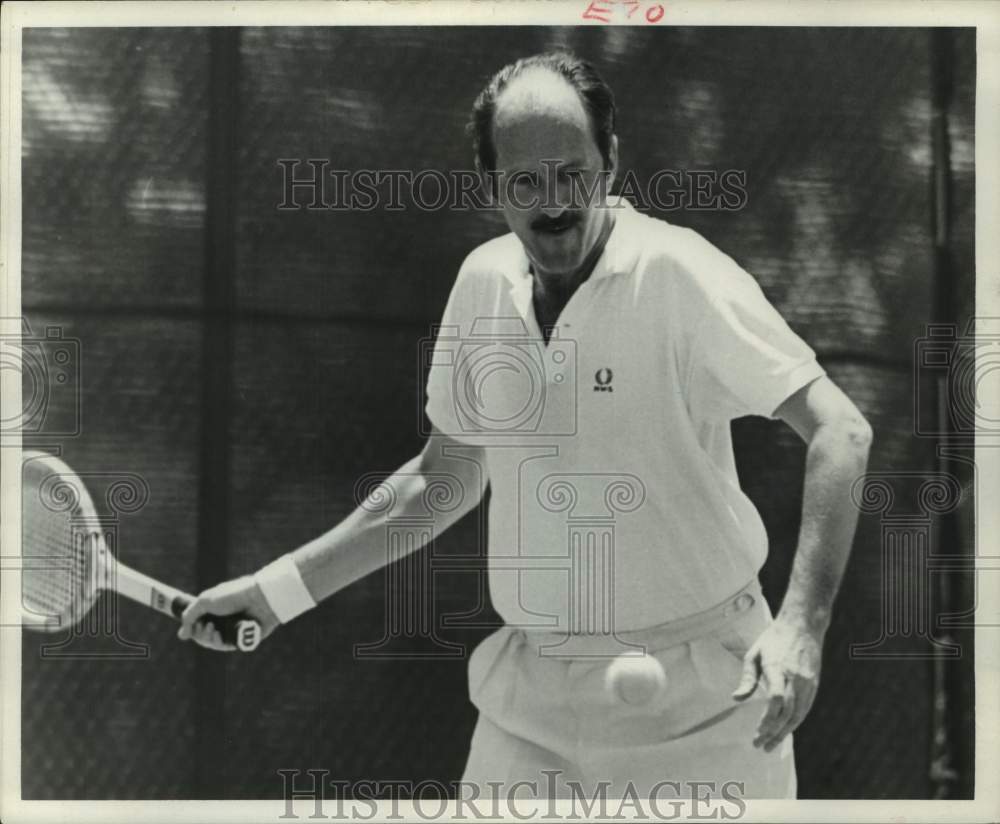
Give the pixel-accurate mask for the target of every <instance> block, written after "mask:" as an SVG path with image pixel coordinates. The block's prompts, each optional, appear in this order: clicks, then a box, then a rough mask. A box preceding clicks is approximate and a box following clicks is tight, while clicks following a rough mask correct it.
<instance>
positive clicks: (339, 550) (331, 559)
mask: <svg viewBox="0 0 1000 824" xmlns="http://www.w3.org/2000/svg"><path fill="white" fill-rule="evenodd" d="M383 483H384V486H386V487H388V488H389V490H390V491H391V492H390V494H391V495H392V496H394V498H395V500H394V502H393V504H392V506H391V507H383V506H368V507H366V506H364V505H362V506H359V507H358V508H357V509H355V510H354V511H353V512H352V513H351V514H350V515H348V516H347V517H346V518H345V519H344V520H343V521H341V522H340V523H339V524H338V525H337V526H336V527H334V528H333V529H331V530H330V531H329V532H326V533H324V534H323V535H320V536H319V537H318V538H315V539H314V540H312V541H310V542H309V543H307V544H304V545H303V546H301V547H299V548H298V549H296V550H295V551H294V552H293V553H291V555H292V558H293V560H294V561H295V563H296V565H297V566H298V568H299V572H300V573H301V575H302V579H303V581H304V582H305V585H306V588H307V589H308V590H309V592H310V594H311V595H312V597H313V598H314V599H315V600H316V601H321V600H322V599H324V598H326V597H328V596H330V595H332V594H333V593H335V592H337V591H339V590H341V589H343V588H344V587H346V586H348V585H349V584H352V583H354V582H355V581H357V580H359V579H361V578H363V577H365V576H366V575H368V574H369V573H371V572H374V571H375V570H377V569H379V568H380V567H383V566H385V565H386V564H387V563H388V562H389V560H390V558H389V555H388V547H387V545H386V535H387V532H386V524H387V523H388V520H389V517H390V516H391V517H392V518H393V519H396V518H405V517H407V516H421V517H426V516H427V514H428V511H427V507H426V506H425V503H424V492H425V490H426V488H427V483H428V481H427V478H426V477H425V475H424V474H423V473H422V472H421V458H420V456H419V455H418V456H417V457H415V458H413V459H412V460H410V461H408V462H407V463H405V464H404V465H403V466H401V467H400V468H399V469H398V470H396V472H395V474H393V475H392V477H390V478H388V479H386V481H384V482H383ZM463 491H464V492H467V490H465V488H464V487H463ZM481 494H482V490H479V494H478V495H469V494H463V497H462V503H461V504H460V505H459V506H456V507H455V508H454V509H452V510H450V511H447V512H442V511H434V510H432V515H433V518H434V533H435V534H436V535H439V534H441V533H442V532H444V531H445V530H446V529H447V528H448V527H449V526H451V525H452V524H453V523H455V522H456V521H457V520H459V519H460V518H461V517H462V516H463V515H464V514H465V513H467V512H468V511H469V510H471V509H472V508H473V507H474V506H475V505H476V504H477V503H478V502H479V499H480V497H481ZM369 500H373V499H372V498H370V499H369ZM419 548H420V547H419V545H417V544H415V543H414V544H412V545H411V546H410V550H411V551H416V550H417V549H419ZM397 557H398V556H397ZM397 557H394V558H392V559H391V560H397Z"/></svg>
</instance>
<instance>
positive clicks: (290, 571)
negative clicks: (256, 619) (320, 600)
mask: <svg viewBox="0 0 1000 824" xmlns="http://www.w3.org/2000/svg"><path fill="white" fill-rule="evenodd" d="M253 579H254V580H255V581H256V582H257V586H259V587H260V590H261V592H263V593H264V598H265V599H266V600H267V604H268V606H269V607H271V610H272V611H273V612H274V614H275V615H277V616H278V620H279V621H281V623H283V624H287V623H288V622H289V621H291V620H292V619H293V618H295V617H296V616H298V615H301V614H302V613H303V612H305V611H306V610H309V609H312V608H313V607H314V606H316V601H315V600H313V597H312V595H310V594H309V590H308V589H306V585H305V583H304V582H303V580H302V575H301V573H300V572H299V568H298V567H297V566H296V564H295V561H293V560H292V556H291V555H282V556H281V557H280V558H278V560H277V561H272V562H271V563H269V564H268V565H267V566H266V567H263V568H262V569H259V570H257V572H256V573H254V576H253Z"/></svg>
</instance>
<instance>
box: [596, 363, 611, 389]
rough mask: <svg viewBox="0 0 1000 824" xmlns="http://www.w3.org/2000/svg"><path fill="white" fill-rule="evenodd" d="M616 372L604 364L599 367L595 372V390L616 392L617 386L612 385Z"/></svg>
mask: <svg viewBox="0 0 1000 824" xmlns="http://www.w3.org/2000/svg"><path fill="white" fill-rule="evenodd" d="M614 376H615V373H614V372H612V371H611V370H610V369H609V368H608V367H606V366H604V367H601V368H600V369H598V370H597V371H596V372H595V373H594V391H595V392H614V391H615V388H614V387H613V386H612V385H611V381H612V379H613V378H614Z"/></svg>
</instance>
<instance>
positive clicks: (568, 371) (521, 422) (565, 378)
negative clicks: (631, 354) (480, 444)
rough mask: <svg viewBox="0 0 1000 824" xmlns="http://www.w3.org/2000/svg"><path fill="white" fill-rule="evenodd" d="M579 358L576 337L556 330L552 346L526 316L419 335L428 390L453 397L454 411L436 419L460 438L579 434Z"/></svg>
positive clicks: (444, 431) (451, 408) (426, 430)
mask: <svg viewBox="0 0 1000 824" xmlns="http://www.w3.org/2000/svg"><path fill="white" fill-rule="evenodd" d="M576 362H577V361H576V341H574V340H571V339H567V338H562V337H559V336H558V335H556V334H553V336H552V337H551V339H550V340H549V343H548V345H547V346H546V345H544V344H543V343H542V342H541V341H540V340H538V339H534V338H532V337H531V336H530V335H529V332H528V328H527V325H526V323H525V322H524V320H523V319H522V318H520V317H496V318H488V317H481V318H476V319H475V320H474V321H473V323H472V324H471V327H470V331H469V334H468V335H466V336H463V335H461V334H460V329H459V327H457V326H452V325H443V326H440V327H437V335H436V337H435V338H433V339H425V340H422V341H421V342H420V364H421V367H422V368H425V367H430V375H429V378H428V391H429V392H430V393H432V394H434V393H441V394H442V395H444V396H447V397H448V399H449V403H448V407H449V409H448V414H447V415H446V416H445V417H444V419H442V420H437V421H435V423H436V424H437V425H438V427H439V428H440V427H444V428H443V429H441V431H442V434H445V435H450V436H453V437H455V438H457V439H459V440H461V439H462V438H468V437H470V436H482V437H485V438H487V439H491V440H492V439H497V440H500V441H503V440H505V439H506V440H509V439H510V438H511V437H514V438H521V437H531V436H537V435H548V436H565V435H575V434H576V431H577V392H576V387H577V375H576ZM421 411H422V410H421ZM419 419H420V421H421V425H420V428H421V434H423V435H429V434H430V428H429V427H428V426H427V425H426V424H425V423H424V421H423V416H422V414H421V415H420V416H419Z"/></svg>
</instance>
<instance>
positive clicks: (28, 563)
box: [21, 451, 261, 652]
mask: <svg viewBox="0 0 1000 824" xmlns="http://www.w3.org/2000/svg"><path fill="white" fill-rule="evenodd" d="M22 466H23V469H22V486H21V500H22V510H21V511H22V521H21V526H22V532H21V535H22V541H21V556H22V557H21V561H22V564H21V615H22V620H23V624H24V626H25V628H26V629H30V630H36V631H41V632H56V631H58V630H61V629H65V628H66V627H72V626H75V625H76V624H77V623H79V622H80V621H82V620H83V618H84V617H85V616H86V615H87V613H88V612H89V611H90V609H91V607H93V605H94V603H95V602H96V601H97V598H98V596H99V595H100V593H101V592H102V591H103V590H113V591H114V592H117V593H119V594H120V595H124V596H125V597H126V598H129V599H131V600H133V601H136V602H138V603H140V604H144V605H145V606H147V607H151V608H152V609H155V610H156V611H157V612H162V613H164V614H166V615H170V616H171V617H173V618H177V619H179V618H180V616H181V613H183V612H184V610H185V609H186V608H187V606H188V605H189V604H191V603H193V602H194V600H195V599H194V598H193V597H192V596H191V595H188V594H187V593H186V592H181V591H180V590H179V589H174V588H173V587H171V586H167V585H166V584H163V583H160V582H159V581H157V580H156V579H154V578H150V577H149V576H148V575H143V574H142V573H141V572H137V571H136V570H134V569H132V568H131V567H128V566H126V565H125V564H123V563H121V562H120V561H118V560H117V559H116V558H115V556H114V555H113V554H112V553H111V552H110V551H109V550H108V547H107V545H106V543H105V539H104V534H103V532H102V530H101V528H100V519H99V518H98V516H97V510H96V509H95V507H94V502H93V499H92V498H91V497H90V493H89V492H88V491H87V488H86V486H84V483H83V481H82V480H81V479H80V477H79V476H78V475H77V474H76V473H75V472H73V470H72V469H70V468H69V467H68V466H67V465H66V464H65V463H64V462H63V461H61V460H59V459H58V458H56V457H54V456H53V455H49V454H48V453H45V452H34V451H31V452H25V453H24V458H23V464H22ZM203 620H204V621H211V622H212V624H214V625H215V628H216V629H217V630H218V631H219V634H220V635H221V636H222V640H223V641H225V642H226V643H229V644H234V645H235V646H236V647H237V648H238V649H240V650H242V651H243V652H249V651H251V650H253V649H256V647H257V645H258V644H259V643H260V639H261V630H260V624H258V623H257V622H256V621H254V620H252V619H250V618H247V617H245V616H242V617H241V616H238V615H226V616H205V618H204V619H203Z"/></svg>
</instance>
